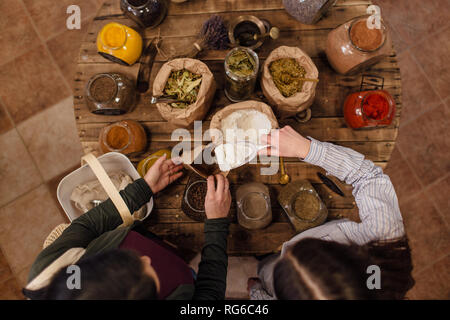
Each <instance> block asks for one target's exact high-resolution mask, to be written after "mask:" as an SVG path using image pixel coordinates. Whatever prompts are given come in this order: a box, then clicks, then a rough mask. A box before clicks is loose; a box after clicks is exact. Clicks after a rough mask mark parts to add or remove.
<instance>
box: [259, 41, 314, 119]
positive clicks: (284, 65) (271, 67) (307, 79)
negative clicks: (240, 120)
mask: <svg viewBox="0 0 450 320" xmlns="http://www.w3.org/2000/svg"><path fill="white" fill-rule="evenodd" d="M318 78H319V71H318V70H317V67H316V66H315V64H314V62H313V61H312V60H311V58H310V57H309V56H308V55H307V54H306V53H305V52H303V51H302V50H301V49H299V48H297V47H287V46H281V47H278V48H277V49H275V50H273V51H272V52H271V53H270V55H269V56H268V57H267V59H266V61H265V63H264V65H263V69H262V76H261V88H262V91H263V93H264V96H265V97H266V98H267V100H268V101H269V103H270V104H271V105H272V106H273V107H274V110H275V112H276V114H277V115H278V117H279V118H281V119H284V118H288V117H290V116H294V115H295V114H297V113H299V112H301V111H303V110H306V109H308V108H309V107H310V106H311V105H312V103H313V101H314V97H315V91H316V86H317V81H318ZM314 80H315V81H314Z"/></svg>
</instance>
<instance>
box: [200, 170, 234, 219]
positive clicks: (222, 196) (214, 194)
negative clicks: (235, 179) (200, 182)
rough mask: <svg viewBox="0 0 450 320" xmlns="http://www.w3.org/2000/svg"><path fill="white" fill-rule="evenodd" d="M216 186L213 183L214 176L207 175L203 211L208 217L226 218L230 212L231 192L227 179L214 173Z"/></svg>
mask: <svg viewBox="0 0 450 320" xmlns="http://www.w3.org/2000/svg"><path fill="white" fill-rule="evenodd" d="M215 177H216V180H217V186H215V185H214V176H209V177H208V191H207V192H206V197H205V213H206V217H207V218H208V219H219V218H226V217H227V216H228V213H229V212H230V206H231V193H230V184H229V182H228V179H227V178H225V177H224V176H223V175H222V174H216V176H215Z"/></svg>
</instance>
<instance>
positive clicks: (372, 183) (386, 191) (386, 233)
mask: <svg viewBox="0 0 450 320" xmlns="http://www.w3.org/2000/svg"><path fill="white" fill-rule="evenodd" d="M310 140H311V147H310V151H309V153H308V155H307V157H306V158H305V159H304V161H305V162H308V163H311V164H314V165H317V166H320V167H322V168H323V169H325V170H326V171H327V173H328V174H331V175H333V176H335V177H337V178H338V179H340V180H341V181H344V182H345V183H348V184H351V185H352V186H353V196H354V197H355V201H356V205H357V206H358V209H359V216H360V219H361V223H356V222H351V221H348V220H345V221H343V222H341V223H339V224H338V227H339V229H340V230H341V231H342V232H343V233H344V234H345V235H346V237H347V238H348V239H349V240H350V241H352V242H355V243H357V244H360V245H362V244H366V243H368V242H370V241H373V240H389V239H394V238H398V237H401V236H403V235H404V233H405V231H404V228H403V221H402V216H401V213H400V208H399V205H398V199H397V196H396V194H395V190H394V186H393V185H392V183H391V180H390V179H389V177H388V176H387V175H385V174H383V170H382V169H381V168H380V167H378V166H376V165H375V164H374V163H373V162H372V161H369V160H366V159H365V158H364V156H363V155H362V154H360V153H358V152H356V151H354V150H352V149H349V148H345V147H341V146H337V145H334V144H331V143H327V142H320V141H317V140H315V139H313V138H310Z"/></svg>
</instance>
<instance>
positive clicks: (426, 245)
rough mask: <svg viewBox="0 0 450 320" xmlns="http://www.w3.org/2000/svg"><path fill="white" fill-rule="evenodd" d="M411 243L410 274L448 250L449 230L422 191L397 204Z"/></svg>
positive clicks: (425, 266)
mask: <svg viewBox="0 0 450 320" xmlns="http://www.w3.org/2000/svg"><path fill="white" fill-rule="evenodd" d="M400 208H401V211H402V216H403V222H404V224H405V230H406V234H407V235H408V238H409V244H410V246H411V254H412V260H413V267H414V269H413V275H414V276H415V275H417V274H418V273H420V272H422V271H423V270H425V269H426V268H428V267H430V266H431V265H432V264H433V263H434V262H436V261H437V260H439V259H441V258H442V257H444V256H445V255H446V254H448V253H449V252H450V232H449V228H448V227H447V225H446V224H445V223H444V220H443V218H442V217H441V215H440V214H439V213H438V212H437V211H436V209H435V208H434V206H433V205H432V202H431V201H430V199H428V198H427V197H426V195H425V194H420V195H419V196H417V197H415V198H414V199H411V200H410V201H408V202H406V203H403V204H401V205H400Z"/></svg>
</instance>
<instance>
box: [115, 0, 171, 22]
mask: <svg viewBox="0 0 450 320" xmlns="http://www.w3.org/2000/svg"><path fill="white" fill-rule="evenodd" d="M120 9H122V11H123V12H124V13H125V15H126V16H127V17H128V18H130V19H131V20H133V21H135V22H136V23H137V24H138V25H139V26H140V27H141V28H155V27H156V26H158V25H159V24H160V23H161V22H162V21H163V20H164V18H165V17H166V15H167V1H166V0H121V1H120Z"/></svg>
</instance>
